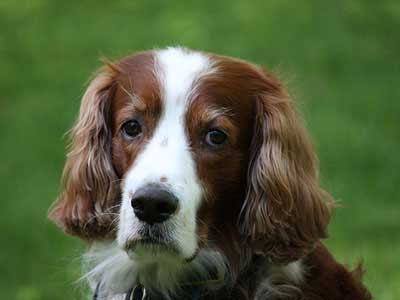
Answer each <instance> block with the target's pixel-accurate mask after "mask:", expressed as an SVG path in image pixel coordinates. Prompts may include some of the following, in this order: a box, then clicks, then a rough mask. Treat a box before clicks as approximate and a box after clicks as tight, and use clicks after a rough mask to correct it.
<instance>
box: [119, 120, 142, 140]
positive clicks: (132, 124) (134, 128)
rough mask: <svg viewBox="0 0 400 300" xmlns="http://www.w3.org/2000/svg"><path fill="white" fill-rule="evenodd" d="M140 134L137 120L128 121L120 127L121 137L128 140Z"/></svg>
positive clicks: (140, 130) (140, 128)
mask: <svg viewBox="0 0 400 300" xmlns="http://www.w3.org/2000/svg"><path fill="white" fill-rule="evenodd" d="M141 133H142V126H140V123H139V122H138V121H137V120H129V121H126V122H125V123H124V124H123V125H122V136H123V137H124V138H126V139H128V140H131V139H133V138H135V137H137V136H138V135H139V134H141Z"/></svg>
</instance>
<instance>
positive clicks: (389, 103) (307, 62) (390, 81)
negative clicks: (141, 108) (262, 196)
mask: <svg viewBox="0 0 400 300" xmlns="http://www.w3.org/2000/svg"><path fill="white" fill-rule="evenodd" d="M166 45H185V46H188V47H192V48H196V49H201V50H206V51H211V52H217V53H221V54H225V55H231V56H236V57H240V58H243V59H248V60H251V61H254V62H256V63H259V64H262V65H264V66H266V67H267V68H268V69H271V70H275V71H276V72H278V73H279V74H281V77H282V78H283V79H284V80H285V81H286V82H288V85H289V89H290V91H291V92H292V94H293V95H294V97H295V99H297V101H298V102H299V103H300V104H299V105H300V107H301V110H302V112H303V115H304V117H305V119H306V120H307V126H308V128H309V130H310V131H311V134H312V136H313V138H314V141H315V145H316V148H317V150H318V152H319V154H320V157H321V174H322V182H323V185H324V186H326V187H327V189H328V190H329V191H330V192H331V193H332V195H333V196H334V197H335V198H336V199H338V200H339V201H340V203H341V205H342V208H340V209H338V210H337V211H336V214H335V217H334V219H333V221H332V223H331V226H330V232H331V238H330V239H329V240H328V241H327V244H328V245H329V246H330V248H331V249H332V250H333V252H334V253H335V255H336V257H337V258H338V259H339V260H341V261H342V262H345V263H349V264H354V263H355V262H357V260H358V259H359V258H360V257H362V258H363V259H364V262H365V266H366V268H367V269H368V273H367V275H366V277H365V279H366V283H367V285H368V286H369V288H370V289H371V291H372V292H373V294H374V295H375V299H380V300H394V299H400V259H399V253H400V199H399V184H400V175H399V168H400V151H399V150H400V145H399V144H400V130H399V129H400V125H399V121H400V120H399V116H400V57H399V54H400V2H399V1H398V0H382V1H375V0H371V1H367V0H364V1H362V0H359V1H355V0H337V1H323V0H315V1H289V0H269V1H266V0H263V1H261V0H259V1H229V0H224V1H216V0H214V1H211V0H201V1H181V2H180V1H120V0H114V1H78V0H69V1H47V0H31V1H28V0H25V1H15V0H2V1H1V2H0V191H1V196H0V197H1V205H0V270H1V271H0V298H1V299H17V300H28V299H29V300H37V299H68V300H70V299H83V296H82V292H81V290H80V288H79V287H78V286H77V285H76V284H74V280H76V279H77V278H78V277H79V274H80V272H79V253H80V252H81V250H82V248H83V245H82V243H81V242H80V241H78V240H76V239H74V238H69V237H66V236H65V235H63V234H62V233H61V232H60V231H59V230H57V229H56V228H55V226H53V225H52V224H51V223H50V222H49V221H47V219H46V211H47V209H48V207H49V205H50V204H51V203H52V201H53V199H55V197H56V196H57V193H58V192H59V178H60V174H61V171H62V167H63V163H64V157H65V151H64V146H65V140H64V138H63V134H64V133H65V132H66V131H67V130H68V129H69V128H70V126H71V124H72V123H73V120H74V118H75V116H76V115H77V112H78V107H79V102H80V96H81V95H82V93H83V91H84V83H85V82H86V81H87V78H88V77H89V76H90V74H91V72H92V71H93V70H95V69H96V68H97V67H98V66H99V65H100V63H99V61H98V60H97V58H98V57H99V56H102V55H105V56H107V57H109V58H111V59H116V58H119V57H121V56H124V55H127V54H130V53H132V52H135V51H137V50H143V49H149V48H153V47H163V46H166Z"/></svg>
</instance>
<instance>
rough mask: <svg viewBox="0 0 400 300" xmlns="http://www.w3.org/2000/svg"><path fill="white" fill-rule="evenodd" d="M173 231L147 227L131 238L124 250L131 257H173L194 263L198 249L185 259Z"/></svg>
mask: <svg viewBox="0 0 400 300" xmlns="http://www.w3.org/2000/svg"><path fill="white" fill-rule="evenodd" d="M170 232H173V231H171V230H168V228H167V227H165V226H160V225H151V226H149V225H145V226H143V227H142V228H141V229H140V230H139V231H138V232H137V233H136V234H135V236H133V237H132V238H130V239H129V240H128V241H127V242H126V243H125V245H124V246H123V249H124V250H125V252H126V253H127V254H128V255H129V256H130V257H135V258H137V257H147V258H151V257H153V258H155V257H158V256H166V255H167V256H170V257H171V256H173V257H176V258H180V259H182V260H183V261H184V262H191V261H193V260H194V259H195V258H196V257H197V255H198V253H199V249H197V250H196V251H195V252H194V253H193V255H191V256H190V257H185V255H184V254H183V253H181V250H180V248H179V244H178V242H177V241H176V240H175V239H174V237H173V236H172V234H170Z"/></svg>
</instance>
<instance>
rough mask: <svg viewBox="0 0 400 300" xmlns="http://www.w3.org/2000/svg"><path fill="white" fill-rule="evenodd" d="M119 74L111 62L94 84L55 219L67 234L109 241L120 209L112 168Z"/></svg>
mask: <svg viewBox="0 0 400 300" xmlns="http://www.w3.org/2000/svg"><path fill="white" fill-rule="evenodd" d="M116 72H117V71H116V69H115V68H114V67H113V66H112V65H111V64H110V63H109V64H108V66H107V67H105V68H104V69H102V70H101V71H100V72H99V73H98V75H97V76H96V77H95V78H94V79H93V80H92V82H91V83H90V84H89V86H88V88H87V90H86V92H85V94H84V96H83V98H82V102H81V107H80V113H79V117H78V119H77V121H76V123H75V125H74V127H73V128H72V130H71V145H70V151H69V153H68V156H67V161H66V164H65V167H64V172H63V184H64V191H63V193H62V194H61V195H60V197H59V198H58V199H57V201H56V202H55V203H54V204H53V206H52V207H51V208H50V212H49V218H50V219H51V220H53V221H54V222H55V223H56V224H57V225H59V226H60V227H61V228H62V229H63V230H64V231H65V232H66V233H68V234H72V235H77V236H80V237H81V238H84V239H93V238H99V237H106V236H107V235H109V234H110V233H111V228H110V227H111V224H112V221H113V219H114V217H113V216H114V215H113V209H112V207H113V206H115V204H117V203H116V202H117V197H118V194H119V193H118V189H119V188H118V185H117V181H118V180H117V176H116V174H115V172H114V169H113V166H112V163H111V154H110V145H111V134H112V133H111V128H110V127H109V124H108V119H109V116H108V113H109V106H110V98H111V97H112V91H113V83H114V78H115V74H116Z"/></svg>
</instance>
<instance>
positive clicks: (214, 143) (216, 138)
mask: <svg viewBox="0 0 400 300" xmlns="http://www.w3.org/2000/svg"><path fill="white" fill-rule="evenodd" d="M227 138H228V137H227V136H226V134H225V133H224V132H223V131H221V130H218V129H211V130H210V131H209V132H207V134H206V143H207V145H209V146H211V147H220V146H222V145H223V144H225V143H226V140H227Z"/></svg>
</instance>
